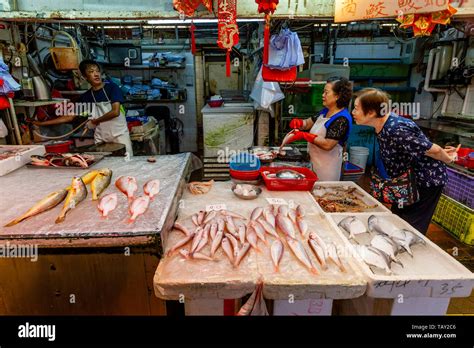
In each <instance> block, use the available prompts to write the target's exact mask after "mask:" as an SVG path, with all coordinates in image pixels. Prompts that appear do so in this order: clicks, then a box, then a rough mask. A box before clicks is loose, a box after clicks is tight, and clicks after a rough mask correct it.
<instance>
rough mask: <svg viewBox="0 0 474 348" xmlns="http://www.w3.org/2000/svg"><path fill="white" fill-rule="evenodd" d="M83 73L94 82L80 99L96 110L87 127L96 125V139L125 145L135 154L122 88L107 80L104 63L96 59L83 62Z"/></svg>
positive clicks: (130, 153) (81, 67) (90, 81)
mask: <svg viewBox="0 0 474 348" xmlns="http://www.w3.org/2000/svg"><path fill="white" fill-rule="evenodd" d="M79 69H80V70H81V73H82V75H83V76H84V77H85V79H86V80H87V82H89V83H90V85H91V86H92V87H91V88H90V89H89V90H88V91H87V92H85V93H84V94H82V95H81V97H80V98H79V102H80V103H83V104H84V105H90V106H91V107H90V108H88V109H90V110H91V111H92V114H91V116H90V120H89V122H88V123H87V127H89V128H90V129H94V141H95V143H96V144H98V143H119V144H123V145H125V148H126V153H127V155H128V156H130V157H131V156H133V150H132V142H131V140H130V134H129V132H128V127H127V120H126V118H125V110H124V108H123V107H122V105H121V104H122V103H123V101H124V99H123V95H122V91H121V90H120V88H119V87H118V86H117V85H116V84H115V83H113V82H108V81H107V82H105V83H104V82H103V81H102V78H101V72H100V66H99V64H97V63H96V62H95V61H93V60H84V61H82V62H81V64H80V65H79Z"/></svg>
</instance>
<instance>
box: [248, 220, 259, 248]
mask: <svg viewBox="0 0 474 348" xmlns="http://www.w3.org/2000/svg"><path fill="white" fill-rule="evenodd" d="M247 241H248V242H249V243H250V245H251V246H252V248H254V249H255V250H257V251H258V252H260V249H259V247H258V244H257V243H258V237H257V233H256V232H255V231H254V229H253V227H251V226H250V227H249V228H248V229H247Z"/></svg>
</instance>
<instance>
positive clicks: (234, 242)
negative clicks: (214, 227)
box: [225, 233, 239, 254]
mask: <svg viewBox="0 0 474 348" xmlns="http://www.w3.org/2000/svg"><path fill="white" fill-rule="evenodd" d="M225 237H226V238H227V239H228V240H229V241H230V244H232V248H234V254H235V251H236V250H238V249H239V242H238V241H237V239H236V238H235V237H234V236H233V235H231V234H230V233H226V234H225Z"/></svg>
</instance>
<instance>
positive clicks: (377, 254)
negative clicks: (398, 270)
mask: <svg viewBox="0 0 474 348" xmlns="http://www.w3.org/2000/svg"><path fill="white" fill-rule="evenodd" d="M355 247H356V250H357V252H358V254H359V255H360V257H361V258H362V260H364V262H365V263H366V264H367V265H369V266H373V267H376V268H379V269H382V270H384V271H385V272H387V273H388V274H392V273H393V272H392V270H391V269H390V257H389V256H388V255H387V254H385V253H384V252H383V251H380V250H379V249H375V248H374V247H372V246H369V247H367V246H365V245H355Z"/></svg>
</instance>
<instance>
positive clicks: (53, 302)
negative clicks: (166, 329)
mask: <svg viewBox="0 0 474 348" xmlns="http://www.w3.org/2000/svg"><path fill="white" fill-rule="evenodd" d="M104 167H107V168H110V169H111V170H112V171H113V178H112V182H111V184H110V186H109V187H108V188H107V190H106V191H105V193H111V192H117V195H118V198H119V204H118V207H117V208H116V209H115V210H114V211H113V212H111V213H110V215H109V217H108V218H101V217H100V214H99V212H98V211H97V207H96V206H97V203H96V202H94V201H92V200H91V194H90V190H89V193H88V197H87V198H86V200H84V201H83V202H81V203H79V204H78V205H77V206H76V207H75V208H74V209H73V210H72V211H70V212H69V213H68V215H67V216H66V219H65V221H64V222H62V223H60V224H55V219H56V217H57V216H58V214H59V211H60V210H61V208H62V205H63V203H61V204H60V205H59V206H57V207H55V208H53V209H51V210H49V211H47V212H44V213H42V214H40V215H37V216H35V217H32V218H30V219H27V220H25V221H23V222H21V223H19V224H17V225H15V226H13V227H0V247H1V246H3V247H5V246H7V247H9V248H17V250H20V248H25V250H34V249H35V248H38V249H37V250H38V251H39V255H37V256H38V257H37V260H35V261H36V262H32V261H33V260H32V259H29V258H26V257H23V258H19V257H5V256H4V257H0V272H1V275H2V276H1V277H2V282H1V285H0V313H1V314H3V315H50V314H55V315H69V314H71V315H76V314H79V315H125V314H126V315H149V314H153V315H160V314H165V313H166V310H165V303H164V302H163V301H160V300H158V299H157V298H156V297H155V296H154V294H153V284H152V279H153V274H154V271H155V270H156V267H157V264H158V261H159V257H160V255H161V238H160V234H161V233H162V232H163V231H165V230H166V229H169V228H170V227H171V226H172V224H173V222H174V219H175V216H176V211H177V204H178V201H179V199H180V197H181V195H182V192H183V188H184V187H185V183H186V181H187V179H188V177H189V175H190V169H191V154H190V153H183V154H178V155H171V156H157V157H156V162H155V163H149V162H147V158H146V157H133V158H132V159H131V160H128V161H126V160H125V159H124V158H117V157H107V158H104V159H103V160H102V161H100V162H99V163H97V164H96V165H94V166H93V167H92V168H91V169H100V168H104ZM86 171H87V170H84V169H79V168H77V169H48V168H44V169H43V168H31V167H23V168H21V169H18V170H16V171H14V172H12V173H10V174H8V175H6V176H4V177H0V197H2V199H1V201H0V211H1V212H2V214H1V216H0V225H1V226H4V225H5V224H6V223H8V222H9V221H10V220H12V219H14V218H16V217H17V216H18V215H20V214H22V213H23V212H25V211H26V210H28V209H29V208H30V207H31V206H32V205H33V204H34V203H35V202H37V201H38V200H40V199H42V198H43V197H45V196H46V195H48V194H49V193H51V192H54V191H56V190H58V189H61V188H65V187H67V186H69V185H70V183H71V179H72V177H73V176H74V175H82V174H84V173H85V172H86ZM121 175H131V176H134V177H136V179H137V181H138V191H137V192H136V196H138V195H143V189H142V187H143V184H144V183H145V182H146V181H148V180H151V179H159V180H160V181H161V192H160V193H159V195H158V196H156V197H155V199H154V200H153V201H152V202H151V203H150V206H149V208H148V210H147V211H146V212H145V214H144V215H142V216H140V217H138V218H137V220H136V222H135V223H133V224H129V223H127V220H128V217H129V215H128V212H127V210H128V203H127V198H126V197H125V195H124V194H122V193H121V192H120V191H118V189H117V188H116V187H115V185H114V183H115V180H116V179H117V178H118V177H119V176H121ZM105 193H104V194H105ZM10 256H11V255H10Z"/></svg>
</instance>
